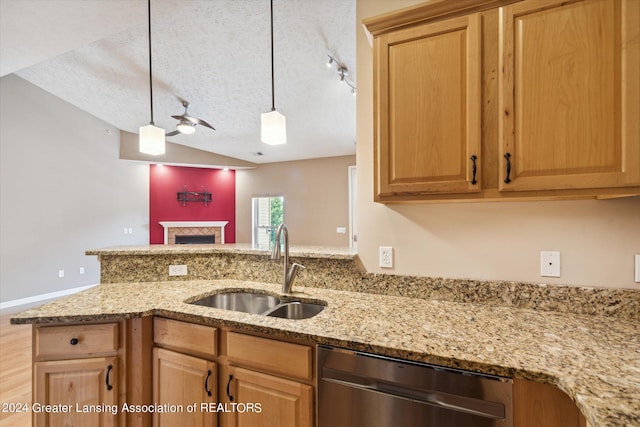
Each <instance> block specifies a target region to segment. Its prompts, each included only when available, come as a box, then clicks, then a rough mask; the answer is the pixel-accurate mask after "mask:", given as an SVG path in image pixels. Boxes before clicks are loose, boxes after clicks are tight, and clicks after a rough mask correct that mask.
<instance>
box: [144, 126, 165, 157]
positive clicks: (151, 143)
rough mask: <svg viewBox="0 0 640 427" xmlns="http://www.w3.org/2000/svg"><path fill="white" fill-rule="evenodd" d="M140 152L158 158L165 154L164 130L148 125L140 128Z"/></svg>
mask: <svg viewBox="0 0 640 427" xmlns="http://www.w3.org/2000/svg"><path fill="white" fill-rule="evenodd" d="M139 134H140V139H139V142H140V152H141V153H145V154H151V155H154V156H157V155H159V154H164V152H165V147H164V146H165V144H164V129H162V128H159V127H157V126H154V125H152V124H148V125H146V126H140V130H139Z"/></svg>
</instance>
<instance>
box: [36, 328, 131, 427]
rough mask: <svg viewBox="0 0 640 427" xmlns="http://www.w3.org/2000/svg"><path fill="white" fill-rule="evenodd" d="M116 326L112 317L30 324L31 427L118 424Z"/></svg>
mask: <svg viewBox="0 0 640 427" xmlns="http://www.w3.org/2000/svg"><path fill="white" fill-rule="evenodd" d="M120 329H121V325H120V324H119V323H115V322H113V323H99V324H97V323H96V324H83V325H68V324H65V325H36V326H34V329H33V362H34V363H33V406H32V409H33V425H34V427H41V426H47V427H57V426H64V427H84V426H95V427H112V426H117V425H122V424H123V422H122V421H121V420H122V419H123V417H122V414H121V411H120V403H121V402H122V401H123V398H124V395H123V394H124V393H125V388H126V387H125V384H124V372H123V370H124V362H123V360H124V358H123V354H122V353H123V351H124V350H123V348H122V347H123V346H122V345H121V339H123V334H121V333H119V330H120Z"/></svg>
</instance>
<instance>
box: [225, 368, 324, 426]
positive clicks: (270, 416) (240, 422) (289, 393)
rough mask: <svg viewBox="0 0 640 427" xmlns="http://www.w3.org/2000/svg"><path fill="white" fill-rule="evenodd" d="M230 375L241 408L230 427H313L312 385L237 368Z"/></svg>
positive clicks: (232, 391) (232, 392)
mask: <svg viewBox="0 0 640 427" xmlns="http://www.w3.org/2000/svg"><path fill="white" fill-rule="evenodd" d="M229 375H230V377H229V378H230V382H229V387H228V390H229V395H230V396H231V397H232V398H233V402H236V403H237V406H236V409H235V410H234V411H233V412H230V413H229V416H228V418H229V422H228V424H227V425H228V426H233V427H311V426H313V387H312V386H310V385H308V384H303V383H299V382H297V381H291V380H287V379H283V378H279V377H276V376H273V375H268V374H264V373H259V372H254V371H251V370H249V369H243V368H239V367H237V366H231V367H230V368H229Z"/></svg>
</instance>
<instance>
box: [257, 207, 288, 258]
mask: <svg viewBox="0 0 640 427" xmlns="http://www.w3.org/2000/svg"><path fill="white" fill-rule="evenodd" d="M252 201H253V233H252V235H253V237H252V241H253V242H252V243H253V247H254V248H256V249H265V250H269V249H271V242H273V240H274V238H275V234H276V228H278V225H280V224H282V221H283V217H284V197H282V196H279V197H276V196H265V197H254V198H253V199H252Z"/></svg>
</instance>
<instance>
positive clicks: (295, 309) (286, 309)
mask: <svg viewBox="0 0 640 427" xmlns="http://www.w3.org/2000/svg"><path fill="white" fill-rule="evenodd" d="M322 310H324V306H323V305H320V304H313V303H309V302H299V301H293V302H287V303H283V304H280V305H278V306H277V307H275V308H274V309H273V310H271V311H269V312H268V313H265V314H266V315H267V316H271V317H281V318H283V319H308V318H310V317H313V316H315V315H316V314H318V313H320V312H321V311H322Z"/></svg>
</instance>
